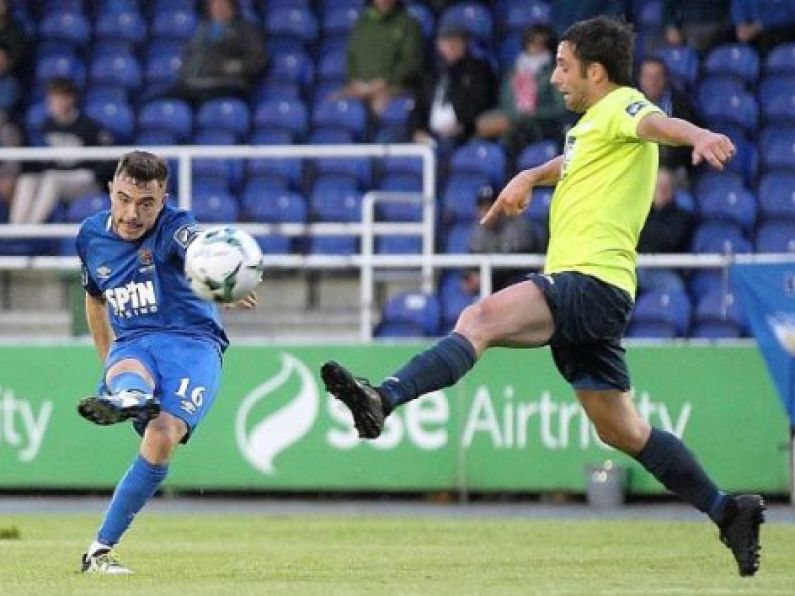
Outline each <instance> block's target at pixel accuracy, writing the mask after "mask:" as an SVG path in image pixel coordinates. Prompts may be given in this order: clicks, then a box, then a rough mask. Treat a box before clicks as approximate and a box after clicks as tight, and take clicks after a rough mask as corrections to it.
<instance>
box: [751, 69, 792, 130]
mask: <svg viewBox="0 0 795 596" xmlns="http://www.w3.org/2000/svg"><path fill="white" fill-rule="evenodd" d="M759 104H760V107H761V109H762V118H764V120H765V122H772V123H783V124H790V125H792V124H795V77H768V78H766V79H764V80H763V81H762V83H761V84H760V85H759Z"/></svg>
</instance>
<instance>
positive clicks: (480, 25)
mask: <svg viewBox="0 0 795 596" xmlns="http://www.w3.org/2000/svg"><path fill="white" fill-rule="evenodd" d="M449 26H455V27H460V28H462V29H464V30H465V31H467V32H468V33H469V35H470V36H471V37H472V38H473V39H475V40H476V41H478V42H480V43H481V44H485V45H489V44H490V43H491V39H492V35H493V30H494V22H493V18H492V16H491V11H490V10H489V9H488V8H486V7H485V6H483V5H482V4H480V3H478V2H469V1H467V2H461V3H459V4H454V5H453V6H450V7H448V8H447V9H445V11H444V12H443V13H442V16H441V18H440V19H439V28H444V27H449Z"/></svg>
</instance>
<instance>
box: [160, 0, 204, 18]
mask: <svg viewBox="0 0 795 596" xmlns="http://www.w3.org/2000/svg"><path fill="white" fill-rule="evenodd" d="M175 10H187V11H191V12H194V11H195V10H196V0H155V6H154V9H153V10H152V14H153V15H161V14H163V13H167V12H172V11H175Z"/></svg>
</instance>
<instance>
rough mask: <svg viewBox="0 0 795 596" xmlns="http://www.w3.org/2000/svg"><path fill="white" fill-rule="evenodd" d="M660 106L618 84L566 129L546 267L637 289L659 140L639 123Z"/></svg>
mask: <svg viewBox="0 0 795 596" xmlns="http://www.w3.org/2000/svg"><path fill="white" fill-rule="evenodd" d="M653 112H662V111H661V110H660V109H659V108H658V107H657V106H655V105H654V104H652V103H651V102H649V101H648V100H647V99H646V97H645V96H644V95H643V94H642V93H641V92H640V91H638V90H636V89H633V88H631V87H618V88H617V89H614V90H613V91H611V92H610V93H608V94H607V95H605V96H604V97H603V98H602V99H600V100H599V101H598V102H597V103H595V104H594V105H592V106H591V107H590V108H588V110H587V111H586V112H585V113H584V114H583V115H582V117H581V118H580V120H579V121H578V122H577V124H576V126H574V127H573V128H572V129H571V130H569V132H568V134H567V135H566V146H565V149H564V152H563V165H562V166H561V173H560V180H559V181H558V183H557V186H556V188H555V192H554V194H553V195H552V203H551V206H550V213H549V236H550V240H549V248H548V249H547V259H546V265H545V267H544V271H545V272H546V273H557V272H560V271H579V272H581V273H586V274H588V275H592V276H594V277H597V278H599V279H601V280H602V281H605V282H607V283H610V284H613V285H615V286H618V287H619V288H622V289H624V290H626V291H627V292H629V294H630V295H632V296H634V295H635V287H636V283H637V282H636V278H635V264H636V260H637V251H636V247H637V245H638V237H639V235H640V230H641V228H642V227H643V224H644V222H645V221H646V217H647V216H648V214H649V211H650V209H651V201H652V196H653V194H654V187H655V184H656V180H657V162H658V151H657V144H656V143H653V142H651V141H644V140H641V139H639V138H638V134H637V128H638V123H639V122H640V121H641V119H642V118H643V117H644V116H646V115H647V114H651V113H653Z"/></svg>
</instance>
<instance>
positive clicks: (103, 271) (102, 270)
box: [97, 265, 112, 279]
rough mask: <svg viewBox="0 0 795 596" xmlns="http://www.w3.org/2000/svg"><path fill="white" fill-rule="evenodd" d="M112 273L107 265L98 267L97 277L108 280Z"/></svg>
mask: <svg viewBox="0 0 795 596" xmlns="http://www.w3.org/2000/svg"><path fill="white" fill-rule="evenodd" d="M111 273H112V271H111V269H110V267H108V266H107V265H100V266H99V267H97V277H98V278H99V279H108V278H109V277H110V274H111Z"/></svg>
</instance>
